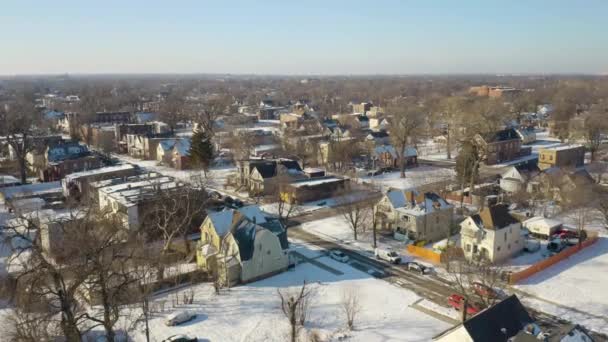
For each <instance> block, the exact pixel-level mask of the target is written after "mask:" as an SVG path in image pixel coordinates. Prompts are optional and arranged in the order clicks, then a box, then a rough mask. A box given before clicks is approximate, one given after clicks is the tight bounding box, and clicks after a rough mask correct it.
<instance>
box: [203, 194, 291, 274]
mask: <svg viewBox="0 0 608 342" xmlns="http://www.w3.org/2000/svg"><path fill="white" fill-rule="evenodd" d="M196 256H197V263H198V265H199V266H200V267H201V268H203V269H204V270H206V271H208V272H210V273H212V274H213V273H215V272H217V274H218V275H219V278H220V280H221V281H222V283H224V284H226V283H228V284H231V285H234V284H237V283H247V282H251V281H255V280H258V279H261V278H265V277H269V276H271V275H273V274H276V273H279V272H283V271H285V270H286V269H287V266H288V264H289V256H288V243H287V233H286V232H285V229H284V228H283V226H282V225H281V223H280V222H279V221H278V220H277V219H274V218H268V217H266V216H265V215H264V214H263V213H262V211H261V210H260V209H259V207H257V206H255V205H252V206H246V207H242V208H239V209H230V210H225V211H221V212H215V213H210V214H209V215H208V216H207V218H206V219H205V221H203V223H202V225H201V241H200V243H199V245H198V247H197V253H196Z"/></svg>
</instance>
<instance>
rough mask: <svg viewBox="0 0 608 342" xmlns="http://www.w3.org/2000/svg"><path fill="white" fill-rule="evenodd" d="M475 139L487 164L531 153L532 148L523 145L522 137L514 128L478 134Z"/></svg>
mask: <svg viewBox="0 0 608 342" xmlns="http://www.w3.org/2000/svg"><path fill="white" fill-rule="evenodd" d="M473 141H474V142H475V143H476V144H477V146H478V147H479V150H480V151H481V154H482V156H481V157H482V159H483V161H484V162H485V163H486V164H487V165H494V164H499V163H504V162H506V161H510V160H513V159H516V158H519V157H522V156H526V155H530V153H531V152H532V149H531V148H529V147H526V148H522V147H521V139H520V137H519V134H517V131H515V130H514V129H513V128H509V129H504V130H501V131H497V132H492V133H488V134H483V135H481V134H476V135H475V137H474V138H473Z"/></svg>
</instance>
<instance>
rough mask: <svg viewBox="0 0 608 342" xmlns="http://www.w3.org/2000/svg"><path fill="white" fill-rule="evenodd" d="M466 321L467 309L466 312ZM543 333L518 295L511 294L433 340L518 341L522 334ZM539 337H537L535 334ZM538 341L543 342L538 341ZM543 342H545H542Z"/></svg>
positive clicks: (454, 341) (466, 341)
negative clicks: (516, 339)
mask: <svg viewBox="0 0 608 342" xmlns="http://www.w3.org/2000/svg"><path fill="white" fill-rule="evenodd" d="M462 311H463V312H464V314H465V318H466V310H462ZM523 331H526V332H528V333H531V334H534V333H535V332H536V333H537V334H540V333H541V331H540V329H539V328H538V326H536V325H535V324H534V320H533V319H532V317H531V316H530V314H529V313H528V311H526V308H524V306H523V305H522V304H521V302H520V301H519V299H518V298H517V296H516V295H511V296H509V297H507V298H505V299H503V300H501V301H500V302H498V303H496V304H495V305H494V306H492V307H490V308H487V309H485V310H483V311H481V312H480V313H478V314H476V315H475V316H473V317H471V318H468V319H465V320H464V321H463V322H462V323H460V324H457V325H455V326H453V327H452V328H449V329H448V330H446V331H444V332H442V333H440V334H439V335H437V336H435V337H433V341H440V342H489V341H504V342H506V341H514V340H513V339H512V338H514V337H515V336H518V334H520V333H521V332H523ZM534 338H536V335H534ZM536 341H539V340H538V339H537V340H536ZM540 341H542V340H540Z"/></svg>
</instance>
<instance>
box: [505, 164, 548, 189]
mask: <svg viewBox="0 0 608 342" xmlns="http://www.w3.org/2000/svg"><path fill="white" fill-rule="evenodd" d="M539 172H540V170H539V169H538V167H537V166H535V165H534V164H526V165H522V166H511V167H510V168H509V169H508V170H507V171H506V172H504V173H503V174H502V175H501V177H500V188H501V189H502V190H503V191H506V192H508V193H516V192H518V191H520V190H524V191H525V190H526V189H527V185H528V182H529V181H530V180H531V179H532V178H534V177H535V176H536V175H538V173H539Z"/></svg>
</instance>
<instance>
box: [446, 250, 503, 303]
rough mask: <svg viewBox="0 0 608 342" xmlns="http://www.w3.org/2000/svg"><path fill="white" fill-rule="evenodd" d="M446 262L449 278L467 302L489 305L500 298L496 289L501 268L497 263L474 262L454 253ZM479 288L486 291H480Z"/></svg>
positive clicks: (499, 283) (498, 284)
mask: <svg viewBox="0 0 608 342" xmlns="http://www.w3.org/2000/svg"><path fill="white" fill-rule="evenodd" d="M447 263H449V267H448V268H447V270H448V273H449V280H450V281H451V282H452V284H454V287H455V289H456V291H457V292H458V293H460V294H461V295H462V296H463V297H464V298H466V299H467V301H468V302H469V303H479V304H481V305H483V306H484V307H490V306H492V305H494V304H495V303H496V302H497V301H498V300H500V298H499V296H498V295H497V294H498V291H497V290H496V289H497V288H498V287H499V286H501V284H502V282H501V274H502V273H503V269H502V268H501V267H500V266H499V265H495V264H492V263H490V262H486V261H484V262H478V263H474V262H471V261H468V260H465V259H464V258H463V257H462V256H456V255H454V258H453V259H452V260H448V261H447ZM476 287H477V289H476ZM480 288H482V289H487V291H483V290H481V291H480V290H479V289H480Z"/></svg>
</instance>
